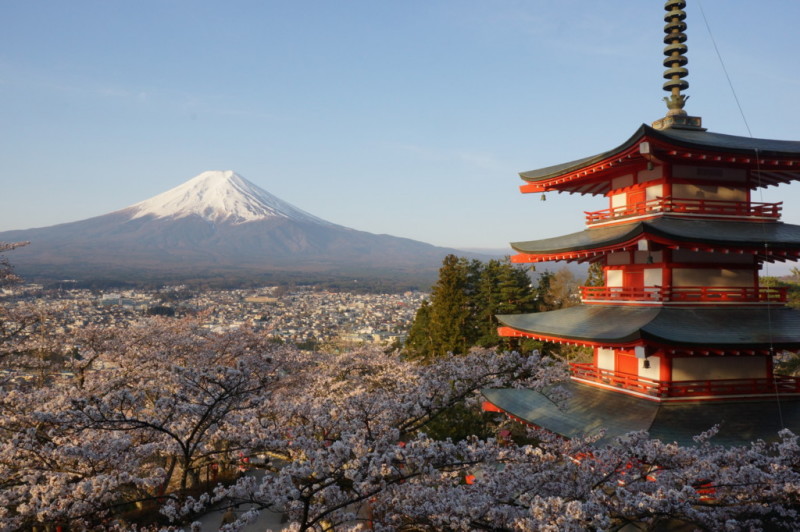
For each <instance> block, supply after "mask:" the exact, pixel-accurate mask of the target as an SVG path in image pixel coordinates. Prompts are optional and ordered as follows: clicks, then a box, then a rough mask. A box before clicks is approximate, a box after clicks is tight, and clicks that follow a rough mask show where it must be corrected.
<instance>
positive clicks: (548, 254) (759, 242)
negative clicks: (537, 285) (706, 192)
mask: <svg viewBox="0 0 800 532" xmlns="http://www.w3.org/2000/svg"><path fill="white" fill-rule="evenodd" d="M643 236H646V237H647V238H648V239H649V240H653V241H655V242H658V243H660V244H662V245H664V246H667V247H673V248H677V247H686V248H694V247H697V248H700V249H720V248H724V249H735V250H739V249H751V250H753V251H757V252H758V253H759V254H767V255H774V254H775V253H776V252H779V254H782V255H784V256H785V255H786V254H787V253H788V254H795V255H796V254H797V253H798V252H800V225H791V224H785V223H783V222H765V223H753V222H728V221H707V220H696V219H692V220H689V219H681V218H674V217H670V216H668V215H667V216H660V217H657V218H654V219H651V220H644V221H636V222H631V223H626V224H620V225H612V226H602V227H595V228H589V229H584V230H583V231H580V232H577V233H571V234H568V235H563V236H557V237H553V238H545V239H542V240H531V241H528V242H512V243H511V247H512V248H513V249H514V250H516V251H517V252H519V253H520V254H521V255H517V256H516V257H514V261H515V262H543V261H548V260H578V259H582V258H586V257H588V256H589V255H592V254H593V253H597V252H600V251H614V250H620V249H625V248H629V247H632V246H634V245H635V244H636V242H637V241H638V240H640V239H641V238H642V237H643ZM765 244H766V246H767V247H766V248H765ZM765 249H766V251H765ZM772 258H780V257H779V256H778V257H772Z"/></svg>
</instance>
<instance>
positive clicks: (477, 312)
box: [406, 255, 536, 360]
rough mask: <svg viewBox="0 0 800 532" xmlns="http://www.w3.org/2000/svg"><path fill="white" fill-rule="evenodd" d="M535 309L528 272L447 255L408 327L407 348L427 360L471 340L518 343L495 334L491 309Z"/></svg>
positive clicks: (461, 348)
mask: <svg viewBox="0 0 800 532" xmlns="http://www.w3.org/2000/svg"><path fill="white" fill-rule="evenodd" d="M535 310H536V293H535V291H534V290H533V288H532V287H531V281H530V278H529V277H528V274H527V272H526V271H525V270H524V269H522V268H519V267H517V266H514V265H512V264H511V263H510V262H509V261H508V260H507V259H506V260H504V261H498V260H491V261H489V262H488V263H487V264H483V263H481V262H480V261H476V260H472V261H470V260H467V259H465V258H458V257H456V256H454V255H448V256H447V257H446V258H445V259H444V262H443V264H442V268H441V269H440V270H439V279H438V280H437V281H436V284H434V286H433V289H432V291H431V298H430V302H429V303H428V302H425V303H424V304H423V305H422V306H420V308H419V310H418V311H417V315H416V316H415V318H414V322H413V324H412V326H411V329H410V330H409V335H408V339H407V341H406V347H407V349H408V351H409V354H410V355H412V356H415V357H417V358H420V359H422V360H431V359H432V358H434V357H438V356H443V355H444V354H446V353H448V352H452V353H456V354H462V353H466V352H467V351H468V350H469V349H470V348H471V347H473V346H482V347H495V346H498V345H502V346H504V347H506V348H519V347H520V345H519V342H518V341H511V340H510V339H505V338H500V337H499V336H498V335H497V327H498V326H499V323H498V321H497V319H496V318H495V315H496V314H515V313H522V312H532V311H535Z"/></svg>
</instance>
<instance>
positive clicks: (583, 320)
mask: <svg viewBox="0 0 800 532" xmlns="http://www.w3.org/2000/svg"><path fill="white" fill-rule="evenodd" d="M497 319H498V320H499V321H500V323H501V324H502V325H504V326H506V327H509V328H511V329H513V331H504V333H511V334H510V335H513V333H514V332H516V333H517V334H519V333H522V334H519V335H520V336H531V337H533V338H538V339H542V340H561V341H566V342H574V343H578V344H583V345H599V346H618V347H624V346H630V345H633V344H636V343H640V342H641V341H642V340H644V341H646V342H648V343H651V344H655V345H665V346H674V347H687V348H688V347H693V348H696V349H698V350H708V351H713V350H715V349H717V350H726V351H730V350H741V351H746V350H753V351H762V350H764V346H773V347H775V348H781V349H792V348H797V347H800V311H797V310H794V309H791V308H787V307H777V308H769V307H766V308H742V307H724V308H720V307H699V308H674V307H636V306H619V305H578V306H575V307H568V308H565V309H559V310H552V311H549V312H537V313H532V314H501V315H498V316H497Z"/></svg>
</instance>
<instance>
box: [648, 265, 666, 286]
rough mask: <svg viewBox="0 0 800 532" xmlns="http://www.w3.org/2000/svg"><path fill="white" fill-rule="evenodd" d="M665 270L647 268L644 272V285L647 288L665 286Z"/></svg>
mask: <svg viewBox="0 0 800 532" xmlns="http://www.w3.org/2000/svg"><path fill="white" fill-rule="evenodd" d="M663 275H664V273H663V270H662V269H661V268H645V270H644V285H645V286H661V285H662V284H663V282H662V280H663V278H664V277H663Z"/></svg>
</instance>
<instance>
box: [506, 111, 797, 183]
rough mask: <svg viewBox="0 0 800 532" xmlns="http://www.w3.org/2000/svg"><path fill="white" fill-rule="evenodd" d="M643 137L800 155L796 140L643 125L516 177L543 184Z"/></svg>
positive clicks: (769, 154) (739, 151) (696, 146)
mask: <svg viewBox="0 0 800 532" xmlns="http://www.w3.org/2000/svg"><path fill="white" fill-rule="evenodd" d="M645 136H647V137H650V138H652V139H655V140H661V141H664V142H667V143H669V144H673V145H676V146H681V147H684V148H693V149H698V150H706V151H718V152H724V153H737V154H741V155H749V156H753V157H755V156H756V154H757V155H758V156H759V157H797V156H800V142H798V141H791V140H772V139H754V138H751V137H739V136H735V135H724V134H722V133H711V132H709V131H700V130H689V129H673V128H668V129H662V130H658V129H654V128H652V127H650V126H648V125H645V124H642V126H641V127H640V128H639V129H638V130H636V132H635V133H634V134H633V135H632V136H631V137H630V138H629V139H628V140H626V141H625V142H624V143H623V144H621V145H619V146H617V147H616V148H614V149H611V150H608V151H605V152H603V153H599V154H597V155H592V156H590V157H584V158H582V159H577V160H575V161H570V162H568V163H563V164H557V165H554V166H548V167H546V168H539V169H537V170H531V171H529V172H521V173H520V174H519V175H520V177H522V179H524V180H525V181H529V182H536V181H544V180H546V179H550V178H552V177H557V176H559V175H562V174H566V173H569V172H571V171H574V170H578V169H580V168H583V167H584V166H586V165H588V164H592V163H595V162H598V161H602V160H603V159H606V158H608V157H611V156H613V155H615V154H617V153H620V152H622V151H625V150H626V149H628V148H630V147H631V146H633V145H634V144H636V143H637V142H638V141H639V140H641V139H642V138H643V137H645Z"/></svg>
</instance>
